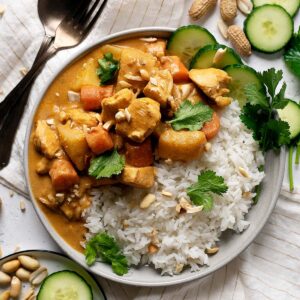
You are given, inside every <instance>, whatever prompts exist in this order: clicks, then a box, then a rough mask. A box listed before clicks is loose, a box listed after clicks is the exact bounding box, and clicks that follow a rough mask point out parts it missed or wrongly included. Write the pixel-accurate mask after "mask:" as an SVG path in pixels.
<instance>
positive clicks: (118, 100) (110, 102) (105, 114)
mask: <svg viewBox="0 0 300 300" xmlns="http://www.w3.org/2000/svg"><path fill="white" fill-rule="evenodd" d="M134 98H135V96H134V94H133V92H132V91H131V90H129V89H123V90H120V91H119V92H117V93H116V94H115V95H113V96H112V97H109V98H105V99H103V100H102V113H101V118H102V121H103V122H107V121H111V120H115V115H116V113H117V112H118V111H119V109H124V108H126V107H128V106H129V104H130V103H131V101H132V100H133V99H134Z"/></svg>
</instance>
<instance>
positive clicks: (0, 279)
mask: <svg viewBox="0 0 300 300" xmlns="http://www.w3.org/2000/svg"><path fill="white" fill-rule="evenodd" d="M10 280H11V278H10V276H9V275H7V274H6V273H4V272H1V271H0V286H1V285H6V284H9V283H10Z"/></svg>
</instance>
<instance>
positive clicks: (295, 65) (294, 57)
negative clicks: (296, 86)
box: [283, 27, 300, 77]
mask: <svg viewBox="0 0 300 300" xmlns="http://www.w3.org/2000/svg"><path fill="white" fill-rule="evenodd" d="M283 57H284V60H285V63H286V65H287V66H288V67H289V69H290V70H291V71H292V72H293V73H294V74H295V75H296V76H298V77H300V27H299V29H298V32H296V33H295V34H294V36H293V37H292V39H291V40H290V42H289V44H288V45H287V47H286V50H285V52H284V55H283Z"/></svg>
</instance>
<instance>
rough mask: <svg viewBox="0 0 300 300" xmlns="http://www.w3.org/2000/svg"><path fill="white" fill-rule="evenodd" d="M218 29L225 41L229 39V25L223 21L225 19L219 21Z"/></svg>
mask: <svg viewBox="0 0 300 300" xmlns="http://www.w3.org/2000/svg"><path fill="white" fill-rule="evenodd" d="M217 24H218V29H219V31H220V33H221V34H222V36H223V38H224V39H225V40H227V39H228V32H227V31H228V25H227V24H226V23H225V22H224V21H223V19H219V21H218V23H217Z"/></svg>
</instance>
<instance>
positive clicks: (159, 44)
mask: <svg viewBox="0 0 300 300" xmlns="http://www.w3.org/2000/svg"><path fill="white" fill-rule="evenodd" d="M166 46H167V42H166V41H165V40H158V41H155V42H148V43H145V47H146V51H147V52H148V53H150V54H152V55H154V56H156V57H162V56H164V55H166Z"/></svg>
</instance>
